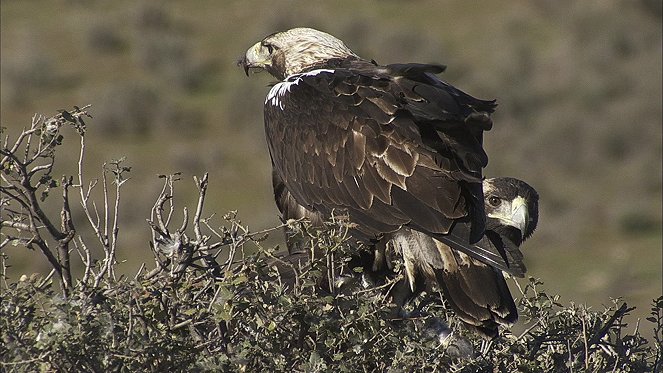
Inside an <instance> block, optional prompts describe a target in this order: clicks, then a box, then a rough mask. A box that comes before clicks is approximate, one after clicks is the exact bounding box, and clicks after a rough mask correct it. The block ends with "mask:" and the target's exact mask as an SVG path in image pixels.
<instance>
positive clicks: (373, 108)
mask: <svg viewBox="0 0 663 373" xmlns="http://www.w3.org/2000/svg"><path fill="white" fill-rule="evenodd" d="M362 69H363V70H362ZM438 69H439V67H430V66H429V65H398V66H396V65H395V66H394V67H390V68H386V69H385V68H379V67H376V66H374V65H372V64H371V65H370V66H364V67H362V68H360V69H351V68H337V69H335V70H333V71H330V70H325V71H320V72H317V73H315V74H302V75H301V76H299V77H297V78H296V79H295V78H293V79H289V80H288V84H290V86H288V87H287V88H288V89H279V90H278V92H280V93H281V94H280V95H279V96H278V97H275V99H272V100H269V101H268V102H266V104H265V129H266V134H267V141H268V145H269V149H270V154H271V156H272V159H273V162H274V166H275V167H274V169H275V172H277V173H278V174H279V176H280V177H281V179H282V180H283V182H284V184H285V185H286V188H287V190H289V191H290V193H291V194H292V198H293V199H294V200H296V201H297V202H298V203H299V204H300V205H302V206H306V208H308V209H311V210H313V211H318V212H320V213H323V214H329V213H330V212H331V211H332V210H340V209H344V210H347V211H348V212H349V214H350V217H351V219H352V221H353V222H354V223H356V224H357V225H358V226H361V229H362V230H363V231H364V232H363V233H366V232H369V235H370V234H373V235H375V237H380V236H381V235H382V234H385V233H389V232H394V231H397V230H398V229H400V228H401V227H402V226H404V225H407V226H410V227H412V228H414V229H417V230H420V231H422V232H424V233H426V234H431V235H434V236H435V237H436V238H438V236H439V237H441V238H447V243H448V244H449V245H450V246H451V247H453V248H454V249H458V250H460V248H462V249H463V250H464V252H465V253H467V254H468V255H470V256H472V257H473V258H475V259H478V260H482V261H484V262H486V263H488V264H490V265H494V266H495V267H497V268H501V269H505V270H507V271H508V270H509V267H510V263H507V260H505V256H504V255H502V253H500V252H499V249H498V248H495V247H488V248H485V247H481V246H480V244H477V241H479V240H480V238H481V237H482V235H483V231H484V226H485V214H484V210H483V194H482V190H481V180H482V168H483V167H484V166H485V165H486V162H487V157H486V155H485V153H484V151H483V148H482V144H481V142H482V131H483V130H484V129H486V128H488V125H487V122H489V121H490V119H489V115H488V114H489V113H490V112H492V110H493V108H494V103H492V102H489V101H481V100H478V99H475V98H473V97H471V96H469V95H467V94H465V93H463V92H461V91H459V90H457V89H455V88H454V87H452V86H450V85H448V84H446V83H444V82H442V81H441V80H439V79H437V78H436V77H435V76H434V75H432V73H433V72H435V71H438ZM280 84H285V83H280ZM274 102H276V103H277V104H274ZM478 112H485V113H487V114H485V115H483V114H481V115H476V113H478ZM486 118H488V119H486ZM302 165H305V166H302ZM459 220H462V221H463V223H462V224H460V225H462V226H463V227H464V228H463V229H456V228H454V226H455V225H459V224H456V222H457V221H459ZM452 228H453V232H454V235H453V237H446V235H448V234H449V232H452ZM465 228H467V229H465ZM375 237H374V238H375ZM368 238H369V239H370V237H368ZM506 258H507V259H509V258H508V257H506Z"/></svg>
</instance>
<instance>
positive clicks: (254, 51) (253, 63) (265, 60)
mask: <svg viewBox="0 0 663 373" xmlns="http://www.w3.org/2000/svg"><path fill="white" fill-rule="evenodd" d="M263 50H264V48H263V46H262V45H261V43H260V42H258V43H255V44H254V45H253V46H252V47H251V48H249V50H247V51H246V54H244V57H242V58H240V59H239V60H238V61H237V66H241V67H242V68H243V69H244V73H245V74H246V76H249V70H250V69H264V68H265V67H266V66H268V65H269V64H270V63H271V60H270V58H269V55H267V54H265V53H264V51H263Z"/></svg>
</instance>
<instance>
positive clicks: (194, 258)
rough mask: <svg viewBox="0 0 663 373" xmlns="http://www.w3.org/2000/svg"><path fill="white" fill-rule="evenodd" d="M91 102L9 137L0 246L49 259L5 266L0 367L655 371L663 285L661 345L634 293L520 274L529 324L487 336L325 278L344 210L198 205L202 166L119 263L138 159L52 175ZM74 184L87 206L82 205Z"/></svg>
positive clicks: (343, 234) (172, 179)
mask: <svg viewBox="0 0 663 373" xmlns="http://www.w3.org/2000/svg"><path fill="white" fill-rule="evenodd" d="M86 109H87V108H82V109H79V108H74V110H71V111H61V112H60V113H59V114H57V115H55V116H53V117H50V118H45V117H43V116H35V117H34V119H33V121H32V125H31V126H30V128H29V129H27V130H25V131H23V132H22V133H21V134H20V135H19V137H18V138H17V140H16V141H14V142H11V141H9V139H7V138H5V139H3V144H4V145H3V147H2V150H1V153H0V155H1V156H2V163H1V164H0V165H1V171H2V173H1V175H2V200H1V204H2V207H3V209H2V228H3V231H2V239H1V243H0V250H3V251H1V252H0V255H2V257H1V259H2V264H3V266H2V268H3V269H5V268H6V267H7V265H8V264H9V263H11V258H9V257H8V256H7V253H6V251H5V250H4V248H6V247H8V246H9V245H15V246H20V247H25V248H26V249H34V250H38V251H39V252H40V253H41V255H42V256H44V257H45V258H46V259H47V260H48V262H49V263H50V265H51V267H52V268H53V270H52V271H51V273H50V274H48V275H46V276H43V275H36V274H35V275H31V276H25V275H24V276H22V277H21V278H20V279H19V280H18V281H8V279H7V278H6V276H5V281H4V283H3V286H2V288H1V290H2V303H1V306H0V335H1V337H2V342H3V343H2V344H0V364H1V365H2V369H3V370H4V371H9V372H12V371H21V372H22V371H26V372H28V371H120V372H124V371H155V372H157V371H158V372H161V371H194V372H195V371H331V370H333V371H348V372H353V371H389V372H400V371H419V370H422V371H452V372H477V371H479V372H494V371H500V372H501V371H524V372H538V371H543V370H548V371H553V372H558V371H579V370H581V371H592V372H603V371H623V372H652V371H660V370H661V364H662V354H661V345H662V343H663V297H661V298H658V299H657V300H655V301H654V304H653V306H652V313H651V317H649V318H647V320H646V323H647V326H650V327H652V328H653V331H654V340H655V341H654V342H655V344H650V343H649V342H648V341H647V340H646V339H645V338H643V337H642V335H641V334H640V330H639V325H637V326H636V327H635V328H634V329H633V332H632V333H629V332H628V331H627V329H626V327H627V325H626V324H625V323H624V317H625V316H626V315H627V314H628V313H629V312H630V311H632V308H629V307H628V306H627V305H626V304H624V303H622V302H620V301H619V300H614V301H613V305H612V306H610V307H607V308H605V309H604V310H601V311H593V310H590V309H588V308H587V307H585V306H582V305H575V304H570V305H566V306H565V305H562V304H560V303H559V297H558V296H552V295H549V294H547V293H546V292H545V291H543V290H542V289H541V287H542V284H541V283H540V282H539V281H537V280H536V279H533V278H530V279H529V282H527V283H526V284H525V285H524V287H522V288H520V289H521V295H522V296H521V297H520V299H519V302H518V303H519V311H520V313H521V317H522V318H523V319H524V320H525V322H526V325H527V328H526V330H525V331H524V332H522V333H520V334H519V335H514V334H512V333H511V332H509V331H508V330H505V331H504V332H503V333H502V335H501V336H500V337H498V338H496V339H494V340H491V341H486V340H482V339H480V338H478V337H476V336H474V335H473V334H471V333H469V332H467V331H465V330H464V329H463V326H462V325H461V323H460V322H459V321H458V320H456V319H455V318H454V316H453V314H452V313H451V312H450V311H448V310H447V309H446V307H445V306H444V304H443V303H441V302H440V301H439V296H438V295H437V294H424V295H423V296H422V297H420V298H419V300H418V302H416V303H415V304H414V305H413V307H415V308H417V309H419V310H420V311H421V312H419V314H421V315H422V316H421V317H417V318H412V319H404V320H402V319H401V320H395V319H393V318H391V316H390V315H391V312H390V310H391V306H390V305H389V303H388V300H387V299H386V297H385V289H386V288H387V286H388V285H389V283H387V284H386V285H383V286H380V287H376V288H363V289H361V290H354V291H337V290H336V289H335V288H334V287H331V288H329V287H326V286H322V285H321V284H324V283H325V280H326V279H327V278H331V279H333V278H334V276H336V275H337V272H335V271H336V270H335V269H337V268H342V267H343V265H344V264H345V261H346V260H347V259H344V258H346V257H347V252H348V251H349V250H352V245H350V243H349V242H348V228H349V226H348V224H347V223H346V222H344V221H342V220H338V221H330V222H328V223H327V229H325V230H313V229H310V227H309V226H308V225H307V224H306V223H305V222H292V221H290V222H286V223H284V225H283V226H279V227H275V228H272V229H268V230H265V231H259V232H251V231H250V230H249V229H248V228H246V227H245V226H243V225H242V224H241V223H240V222H239V221H238V220H237V219H236V215H235V214H234V213H229V214H226V215H225V216H224V217H223V219H222V223H219V222H218V221H217V219H215V217H214V216H213V215H212V216H203V214H202V212H203V206H204V202H205V197H206V193H207V185H208V179H207V175H204V176H203V177H202V178H194V181H195V182H196V185H197V187H198V190H199V196H198V200H197V203H195V206H194V208H193V209H192V211H194V212H193V215H190V214H189V209H188V208H186V207H185V208H183V209H182V210H181V211H182V221H179V222H175V221H174V216H175V215H176V214H175V211H176V210H178V208H177V207H176V206H175V205H174V204H173V196H174V193H175V186H176V184H177V182H178V180H179V175H162V176H161V178H162V181H163V188H162V191H161V193H160V194H159V195H158V196H156V202H155V204H154V207H153V208H152V211H151V214H150V217H149V219H148V226H149V229H150V233H151V237H152V238H151V241H150V248H149V249H150V250H152V253H153V256H154V259H155V261H154V264H153V265H143V266H141V268H140V269H139V271H138V272H137V273H136V274H135V275H133V276H121V275H118V274H117V273H116V265H117V258H116V257H115V252H116V249H117V245H118V235H119V233H120V232H119V229H118V225H117V219H118V216H119V215H118V207H119V200H120V199H121V196H122V188H124V187H125V184H126V182H127V180H128V179H127V174H128V173H129V172H130V171H131V170H130V169H129V168H128V167H125V166H123V163H122V161H121V160H118V161H113V162H110V163H109V164H108V165H105V167H104V170H105V171H104V173H103V175H102V179H101V181H100V183H98V182H97V181H92V182H91V183H89V182H87V181H86V180H85V179H84V176H83V170H82V166H81V167H80V168H79V174H78V178H77V180H76V181H74V178H73V177H64V178H62V179H61V180H60V181H56V180H54V179H53V177H52V175H51V172H52V168H53V164H54V163H55V160H56V155H57V151H58V150H59V148H60V147H61V146H62V143H63V133H65V132H64V128H63V127H67V126H72V127H74V128H75V129H76V130H77V132H78V134H79V135H80V138H81V142H80V149H79V151H80V152H81V157H80V159H81V161H80V162H81V164H82V159H83V154H84V148H85V141H84V140H85V131H86V123H85V120H87V119H85V118H87V116H88V114H87V112H86ZM97 184H98V185H99V186H100V187H101V188H102V192H103V193H102V194H103V198H102V199H103V200H102V201H97V202H95V201H93V200H91V199H90V198H91V197H90V196H91V191H92V189H94V188H95V187H96V186H97ZM56 189H57V190H58V191H59V192H60V195H61V197H60V198H59V201H57V205H59V210H60V211H59V213H58V214H54V215H53V216H51V215H49V214H47V213H46V212H45V211H47V209H45V208H44V205H45V204H49V203H55V202H54V201H55V200H56V199H58V198H56V197H54V195H52V192H53V191H54V190H56ZM71 191H77V192H78V193H70V192H71ZM49 194H51V195H50V196H49ZM73 195H78V197H77V198H78V199H79V201H78V202H79V203H80V205H81V208H82V209H83V212H84V214H82V215H81V216H84V217H85V219H83V221H74V220H73V219H72V213H71V210H72V208H71V206H72V204H71V203H70V199H71V198H73V197H72V196H73ZM102 206H103V207H102ZM286 224H288V225H290V226H291V227H295V228H299V229H300V231H301V232H302V233H303V235H304V237H305V239H306V240H307V241H308V244H309V245H310V247H320V248H322V249H323V252H324V253H325V255H323V256H322V257H309V258H305V259H306V260H305V263H307V264H306V265H297V264H296V262H295V261H292V260H289V258H283V257H280V256H279V255H278V253H277V252H276V248H270V247H264V246H263V244H262V242H263V240H264V238H265V236H266V234H269V233H271V232H273V231H278V230H280V229H281V228H283V227H284V226H285V225H286ZM83 225H90V226H91V227H92V231H93V235H92V239H91V240H90V239H89V238H84V237H82V236H81V235H80V234H79V233H78V230H79V229H80V228H81V226H83ZM146 249H147V248H146ZM75 261H79V262H81V263H82V267H83V270H82V275H81V276H76V275H74V274H72V270H71V268H72V263H73V262H75ZM286 273H289V274H291V275H292V276H288V275H286ZM327 282H328V283H329V281H327ZM56 284H58V285H59V288H58V287H57V285H56ZM441 320H446V321H445V322H442V321H441ZM442 323H448V326H449V327H451V330H453V333H452V334H451V336H449V337H448V338H441V337H440V334H439V333H438V330H440V325H441V324H442Z"/></svg>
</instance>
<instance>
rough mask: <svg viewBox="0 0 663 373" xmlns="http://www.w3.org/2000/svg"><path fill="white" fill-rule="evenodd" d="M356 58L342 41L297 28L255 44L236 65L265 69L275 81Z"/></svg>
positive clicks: (246, 69) (308, 29)
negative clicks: (331, 62)
mask: <svg viewBox="0 0 663 373" xmlns="http://www.w3.org/2000/svg"><path fill="white" fill-rule="evenodd" d="M351 56H353V57H357V55H356V54H354V53H353V52H352V51H351V50H350V48H348V47H347V46H346V45H345V44H343V42H342V41H341V40H339V39H337V38H335V37H333V36H331V35H329V34H327V33H325V32H322V31H318V30H315V29H312V28H306V27H298V28H293V29H290V30H288V31H283V32H277V33H275V34H271V35H269V36H267V37H265V38H264V39H262V40H261V41H259V42H257V43H255V44H254V45H253V46H252V47H251V48H249V50H247V51H246V54H245V55H244V57H243V58H240V60H239V62H238V65H240V66H242V67H243V68H244V71H245V72H246V74H247V75H248V74H249V69H263V70H267V72H269V73H270V74H272V76H274V77H275V78H276V79H278V80H285V78H287V77H288V76H291V75H293V74H299V73H303V72H306V71H310V70H312V69H315V68H320V67H324V63H325V62H326V61H329V60H331V59H336V58H347V57H351Z"/></svg>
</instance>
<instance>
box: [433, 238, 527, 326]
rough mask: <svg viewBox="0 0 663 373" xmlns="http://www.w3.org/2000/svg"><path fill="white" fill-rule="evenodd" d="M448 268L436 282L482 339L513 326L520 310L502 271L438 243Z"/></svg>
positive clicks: (439, 270) (441, 270)
mask: <svg viewBox="0 0 663 373" xmlns="http://www.w3.org/2000/svg"><path fill="white" fill-rule="evenodd" d="M436 246H437V249H438V251H440V252H441V253H443V254H444V257H445V260H448V262H449V263H448V264H447V265H446V266H445V268H436V269H435V279H436V282H437V284H438V285H439V288H440V290H441V291H442V294H443V296H444V298H445V299H446V300H447V302H448V303H449V305H450V306H451V308H452V309H453V310H454V312H455V313H456V315H457V316H458V317H459V318H460V319H461V320H463V321H464V322H465V323H466V325H467V326H469V327H470V328H472V329H475V330H476V331H477V332H478V333H479V334H480V335H482V336H484V337H487V338H494V337H496V336H497V335H498V326H499V325H512V324H513V323H515V322H516V321H517V319H518V310H517V308H516V305H515V302H514V300H513V297H512V296H511V293H510V292H509V287H508V286H507V284H506V281H505V279H504V276H503V275H502V272H501V271H500V270H496V269H494V268H492V267H490V266H488V265H486V264H484V263H482V262H480V261H478V260H476V259H473V258H472V257H470V256H468V255H465V254H463V253H460V252H457V251H454V250H451V249H449V247H448V246H447V245H444V244H443V243H441V242H439V241H436Z"/></svg>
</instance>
